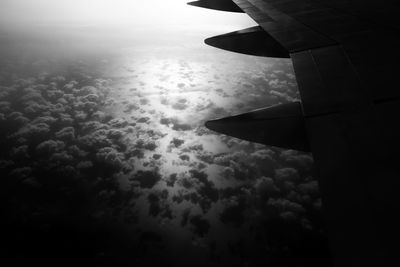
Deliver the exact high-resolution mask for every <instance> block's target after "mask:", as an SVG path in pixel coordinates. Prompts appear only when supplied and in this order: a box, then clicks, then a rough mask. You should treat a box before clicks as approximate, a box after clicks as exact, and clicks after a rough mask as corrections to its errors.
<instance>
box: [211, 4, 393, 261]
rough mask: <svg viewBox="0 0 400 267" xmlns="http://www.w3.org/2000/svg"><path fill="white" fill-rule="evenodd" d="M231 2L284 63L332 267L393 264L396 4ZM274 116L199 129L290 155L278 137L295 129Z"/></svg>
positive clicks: (286, 137)
mask: <svg viewBox="0 0 400 267" xmlns="http://www.w3.org/2000/svg"><path fill="white" fill-rule="evenodd" d="M232 1H233V2H235V3H236V4H237V5H238V6H239V7H240V8H241V9H242V10H243V11H244V12H246V13H247V14H248V15H249V16H250V17H252V18H253V19H254V20H255V21H256V22H257V23H258V24H259V25H260V26H261V27H262V28H263V29H264V30H265V31H267V32H268V34H269V35H270V36H271V37H272V38H274V39H275V40H276V41H277V42H278V43H280V44H281V45H282V46H283V47H284V48H285V49H286V50H287V51H289V52H290V56H291V57H292V59H293V64H294V69H295V73H296V78H297V82H298V85H299V90H300V95H301V99H302V107H303V112H304V115H305V117H304V118H305V125H306V126H305V128H306V132H307V134H304V136H305V137H307V138H308V142H309V144H310V148H311V151H312V153H313V156H314V160H315V167H316V174H317V175H318V178H319V183H320V187H321V192H322V193H323V204H324V207H325V211H326V217H327V221H328V226H329V235H330V242H331V247H332V253H333V256H334V261H335V266H337V267H344V266H346V267H347V266H349V267H370V266H371V267H383V266H385V267H386V266H400V259H399V257H398V255H397V254H398V251H400V246H399V245H398V240H399V238H400V234H399V230H398V228H399V227H398V226H399V225H400V221H399V219H398V217H399V216H398V213H399V212H400V204H399V203H400V199H399V197H398V192H397V191H398V188H400V168H399V167H398V164H399V162H400V156H399V151H400V124H399V123H398V119H399V117H400V90H399V88H398V87H399V86H398V84H399V78H398V77H399V73H400V68H399V67H398V64H399V61H400V49H399V47H400V16H399V15H398V14H399V11H400V5H398V4H397V3H396V2H395V1H393V0H382V1H372V0H232ZM224 46H225V47H229V44H224ZM252 46H253V44H251V43H248V47H247V48H246V47H244V45H241V50H246V49H248V50H251V47H252ZM225 49H226V48H225ZM257 49H259V48H257ZM228 50H231V51H235V50H234V49H228ZM247 53H248V54H251V51H250V52H249V51H247ZM267 111H268V110H267V109H265V110H263V111H262V112H261V114H264V115H265V114H269V112H270V111H268V112H267ZM276 111H277V112H273V116H276V117H277V118H279V119H276V120H273V119H272V120H271V119H265V120H262V119H258V117H259V116H261V117H262V116H264V115H256V114H259V112H260V111H256V112H254V113H252V112H250V113H248V114H245V115H239V116H234V117H230V118H225V119H221V120H216V121H211V122H208V123H207V126H208V127H209V128H211V129H214V130H216V131H218V132H222V133H226V134H229V135H232V136H235V137H238V138H242V139H246V140H251V141H255V142H261V143H264V144H268V145H275V146H281V147H291V148H293V143H292V142H293V140H297V137H295V138H294V139H293V136H292V135H290V134H287V130H288V129H291V130H292V131H295V130H294V129H295V128H296V127H299V125H300V127H303V126H301V125H302V124H303V123H299V121H301V119H299V118H298V117H296V116H294V117H291V116H289V117H288V118H285V115H284V113H282V114H280V112H282V110H281V111H278V110H276ZM267 117H268V116H267ZM268 118H270V117H268ZM284 124H286V126H285V125H284ZM294 125H297V126H295V127H294ZM291 127H293V128H291ZM264 133H268V135H264ZM301 138H303V137H301ZM289 143H290V144H291V145H290V146H288V145H287V144H289ZM294 143H296V144H297V141H296V142H294Z"/></svg>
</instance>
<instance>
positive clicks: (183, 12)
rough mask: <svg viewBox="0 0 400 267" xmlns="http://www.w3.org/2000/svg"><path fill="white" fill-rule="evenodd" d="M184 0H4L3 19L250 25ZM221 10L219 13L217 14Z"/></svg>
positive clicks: (12, 22)
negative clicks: (191, 5) (197, 8)
mask: <svg viewBox="0 0 400 267" xmlns="http://www.w3.org/2000/svg"><path fill="white" fill-rule="evenodd" d="M186 2H187V1H185V0H169V1H162V0H146V1H141V0H114V1H110V0H69V1H68V0H2V1H1V2H0V15H1V19H0V20H1V21H3V22H4V23H7V24H8V25H9V26H10V27H13V26H15V27H16V26H19V27H31V26H35V25H47V26H48V25H64V26H65V25H69V26H73V25H102V26H116V25H118V26H127V27H128V26H129V27H134V26H143V27H147V28H148V27H163V28H168V27H172V26H173V27H175V28H174V30H175V31H176V29H177V28H176V27H178V28H185V27H187V26H189V25H203V26H204V27H207V28H208V29H213V28H215V27H217V28H218V27H223V25H230V24H231V25H232V24H233V25H244V26H245V25H248V24H250V23H251V19H250V18H248V17H247V16H245V15H243V14H240V15H239V14H227V13H222V14H221V12H217V11H211V10H205V9H204V10H196V8H195V7H190V6H187V5H186ZM217 13H219V14H217Z"/></svg>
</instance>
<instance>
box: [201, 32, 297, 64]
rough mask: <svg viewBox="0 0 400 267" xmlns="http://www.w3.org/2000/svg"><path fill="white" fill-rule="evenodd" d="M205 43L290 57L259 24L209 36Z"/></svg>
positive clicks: (257, 54)
mask: <svg viewBox="0 0 400 267" xmlns="http://www.w3.org/2000/svg"><path fill="white" fill-rule="evenodd" d="M205 43H206V44H208V45H210V46H214V47H217V48H221V49H224V50H228V51H232V52H237V53H242V54H247V55H253V56H262V57H276V58H290V55H289V52H288V51H287V50H286V49H285V48H283V47H282V46H281V45H280V44H279V43H278V42H277V41H276V40H275V39H274V38H272V37H271V36H270V35H269V34H268V33H267V32H265V31H264V30H263V29H262V28H261V27H259V26H256V27H251V28H248V29H244V30H240V31H236V32H231V33H227V34H223V35H218V36H215V37H211V38H208V39H206V40H205Z"/></svg>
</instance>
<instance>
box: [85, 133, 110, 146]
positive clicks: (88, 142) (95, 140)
mask: <svg viewBox="0 0 400 267" xmlns="http://www.w3.org/2000/svg"><path fill="white" fill-rule="evenodd" d="M78 141H79V143H80V144H82V145H84V146H86V147H88V148H101V147H108V146H111V145H112V141H111V140H110V139H109V138H108V130H105V129H100V130H96V131H94V132H92V133H90V134H87V135H84V136H81V137H79V138H78Z"/></svg>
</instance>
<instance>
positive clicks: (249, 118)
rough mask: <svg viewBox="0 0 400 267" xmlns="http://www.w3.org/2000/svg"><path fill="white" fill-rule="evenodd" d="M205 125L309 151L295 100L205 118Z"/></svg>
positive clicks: (263, 141)
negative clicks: (220, 117) (223, 116)
mask: <svg viewBox="0 0 400 267" xmlns="http://www.w3.org/2000/svg"><path fill="white" fill-rule="evenodd" d="M206 127H207V128H209V129H210V130H213V131H216V132H219V133H223V134H227V135H230V136H234V137H237V138H240V139H244V140H248V141H252V142H256V143H261V144H268V145H272V146H278V147H284V148H289V149H296V150H301V151H310V148H309V145H308V139H307V136H306V128H305V120H304V117H303V113H302V110H301V104H300V103H299V102H293V103H289V104H282V105H278V106H273V107H270V108H265V109H259V110H255V111H251V112H248V113H244V114H240V115H236V116H231V117H226V118H222V119H217V120H212V121H208V122H206Z"/></svg>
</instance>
